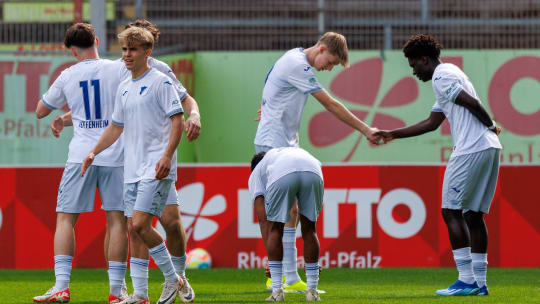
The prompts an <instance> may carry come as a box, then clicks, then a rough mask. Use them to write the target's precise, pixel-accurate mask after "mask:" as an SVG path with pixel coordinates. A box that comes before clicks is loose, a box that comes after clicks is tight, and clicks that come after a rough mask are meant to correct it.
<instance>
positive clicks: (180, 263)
mask: <svg viewBox="0 0 540 304" xmlns="http://www.w3.org/2000/svg"><path fill="white" fill-rule="evenodd" d="M171 261H172V263H173V265H174V270H176V274H177V275H179V276H181V277H183V278H185V277H186V255H185V254H184V255H183V256H181V257H177V256H174V255H171Z"/></svg>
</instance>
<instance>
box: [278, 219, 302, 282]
mask: <svg viewBox="0 0 540 304" xmlns="http://www.w3.org/2000/svg"><path fill="white" fill-rule="evenodd" d="M282 242H283V274H284V275H285V283H287V284H294V283H296V282H297V281H300V280H301V279H300V276H299V275H298V266H297V264H296V229H295V228H289V227H285V228H283V238H282Z"/></svg>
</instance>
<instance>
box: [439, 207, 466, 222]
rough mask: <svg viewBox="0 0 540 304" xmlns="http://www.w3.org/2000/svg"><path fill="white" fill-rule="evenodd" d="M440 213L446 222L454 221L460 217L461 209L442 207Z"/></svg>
mask: <svg viewBox="0 0 540 304" xmlns="http://www.w3.org/2000/svg"><path fill="white" fill-rule="evenodd" d="M441 214H442V217H443V219H444V221H445V222H446V223H448V222H452V221H455V220H456V219H457V218H458V217H462V215H461V210H454V209H446V208H443V209H442V210H441Z"/></svg>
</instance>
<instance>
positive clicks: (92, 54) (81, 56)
mask: <svg viewBox="0 0 540 304" xmlns="http://www.w3.org/2000/svg"><path fill="white" fill-rule="evenodd" d="M75 57H76V58H77V60H78V61H83V60H88V59H99V53H98V52H97V50H96V49H95V48H90V49H88V50H85V51H84V52H80V53H78V54H77V55H76V56H75Z"/></svg>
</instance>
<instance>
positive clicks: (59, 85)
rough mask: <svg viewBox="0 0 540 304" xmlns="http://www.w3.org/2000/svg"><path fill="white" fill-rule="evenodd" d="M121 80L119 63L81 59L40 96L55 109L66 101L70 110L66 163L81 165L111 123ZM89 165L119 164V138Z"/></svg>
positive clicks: (120, 145) (121, 155)
mask: <svg viewBox="0 0 540 304" xmlns="http://www.w3.org/2000/svg"><path fill="white" fill-rule="evenodd" d="M121 77H122V75H121V66H120V65H119V63H116V62H113V61H110V60H106V59H88V60H83V61H80V62H78V63H77V64H75V65H73V66H71V67H69V68H68V69H66V70H64V71H63V72H62V74H61V75H60V76H59V77H58V79H57V80H56V81H55V83H54V84H53V86H52V87H51V88H50V89H49V90H48V91H47V93H46V94H45V95H44V96H43V101H44V103H46V104H49V105H51V104H52V106H53V107H56V108H59V107H61V106H62V102H64V103H65V102H67V104H68V106H69V108H70V110H71V118H72V121H73V127H74V135H73V138H72V140H71V143H70V145H69V155H68V162H75V163H79V162H82V160H83V159H84V157H85V156H86V155H87V154H88V152H89V151H90V149H91V148H92V147H93V146H94V145H95V144H96V143H97V141H98V140H99V138H100V136H101V134H102V133H103V131H104V130H105V128H106V127H107V126H108V125H109V123H110V122H111V118H112V113H113V111H114V101H115V95H116V90H117V88H118V85H119V83H120V82H121V80H122V79H121ZM93 164H94V165H102V166H121V165H123V142H122V138H120V139H119V140H118V141H116V142H115V143H114V144H113V145H112V146H111V147H109V148H108V149H106V150H105V151H103V152H102V153H100V154H99V155H98V156H97V157H96V159H95V161H94V163H93Z"/></svg>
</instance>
